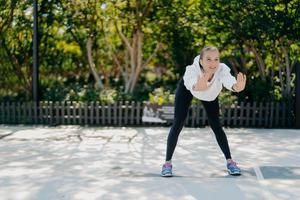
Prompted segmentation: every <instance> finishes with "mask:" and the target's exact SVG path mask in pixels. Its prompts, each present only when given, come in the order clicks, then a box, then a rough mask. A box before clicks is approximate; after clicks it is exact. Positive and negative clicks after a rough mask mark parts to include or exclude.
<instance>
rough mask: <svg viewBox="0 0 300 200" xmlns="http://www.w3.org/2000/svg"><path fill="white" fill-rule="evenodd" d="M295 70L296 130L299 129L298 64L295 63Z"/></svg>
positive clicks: (299, 90) (299, 64) (299, 86)
mask: <svg viewBox="0 0 300 200" xmlns="http://www.w3.org/2000/svg"><path fill="white" fill-rule="evenodd" d="M295 68H296V90H295V91H296V109H295V111H296V113H295V114H296V128H297V129H300V63H299V62H297V63H296V65H295Z"/></svg>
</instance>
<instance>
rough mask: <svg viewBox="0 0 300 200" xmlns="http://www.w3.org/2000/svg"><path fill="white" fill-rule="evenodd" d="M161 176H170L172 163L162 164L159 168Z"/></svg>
mask: <svg viewBox="0 0 300 200" xmlns="http://www.w3.org/2000/svg"><path fill="white" fill-rule="evenodd" d="M161 176H162V177H172V176H173V174H172V164H169V163H166V164H164V165H163V166H162V170H161Z"/></svg>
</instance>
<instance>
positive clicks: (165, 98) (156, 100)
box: [149, 87, 175, 105]
mask: <svg viewBox="0 0 300 200" xmlns="http://www.w3.org/2000/svg"><path fill="white" fill-rule="evenodd" d="M174 98H175V95H174V94H171V93H170V91H168V90H164V88H162V87H161V88H156V89H155V90H154V91H153V92H152V93H150V94H149V102H150V103H152V104H158V105H163V104H173V103H174V100H175V99H174Z"/></svg>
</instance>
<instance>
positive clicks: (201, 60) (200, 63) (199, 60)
mask: <svg viewBox="0 0 300 200" xmlns="http://www.w3.org/2000/svg"><path fill="white" fill-rule="evenodd" d="M199 62H200V65H202V59H201V58H200V60H199ZM202 66H203V65H202Z"/></svg>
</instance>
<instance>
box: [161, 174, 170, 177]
mask: <svg viewBox="0 0 300 200" xmlns="http://www.w3.org/2000/svg"><path fill="white" fill-rule="evenodd" d="M160 176H161V177H172V176H173V175H172V174H165V175H163V174H161V175H160Z"/></svg>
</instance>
